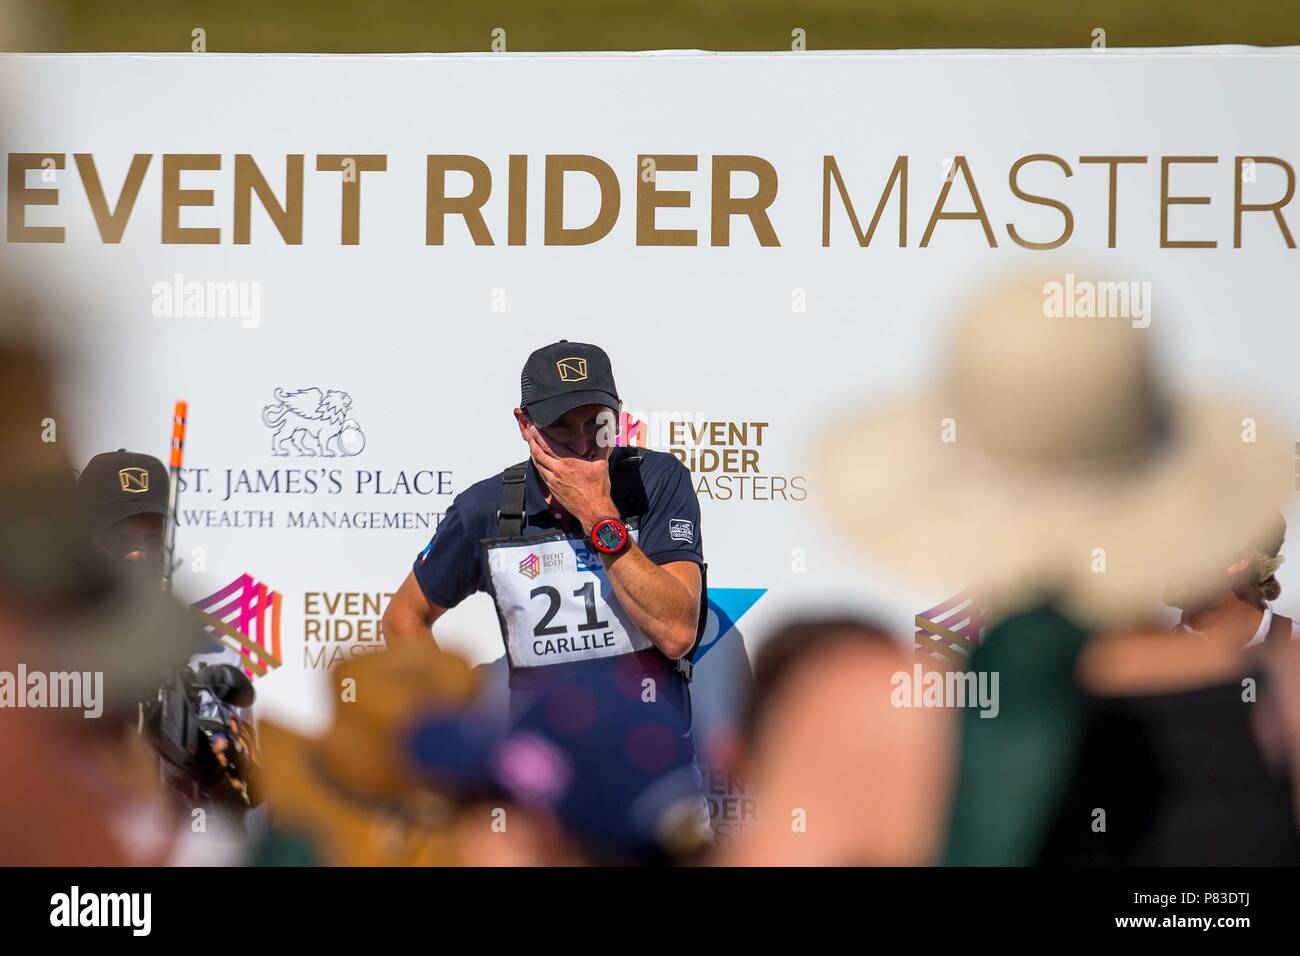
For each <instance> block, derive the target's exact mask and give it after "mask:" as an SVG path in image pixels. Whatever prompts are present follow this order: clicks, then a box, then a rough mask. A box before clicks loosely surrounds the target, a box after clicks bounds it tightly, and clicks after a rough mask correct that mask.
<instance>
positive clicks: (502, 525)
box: [497, 461, 528, 538]
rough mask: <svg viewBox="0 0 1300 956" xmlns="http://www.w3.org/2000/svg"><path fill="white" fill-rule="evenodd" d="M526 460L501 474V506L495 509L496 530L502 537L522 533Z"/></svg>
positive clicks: (526, 474) (526, 472) (516, 535)
mask: <svg viewBox="0 0 1300 956" xmlns="http://www.w3.org/2000/svg"><path fill="white" fill-rule="evenodd" d="M527 465H528V462H526V461H521V462H520V463H519V464H517V465H511V466H510V467H509V468H507V469H506V470H505V471H504V472H503V473H502V476H501V507H500V508H499V509H498V510H497V532H498V533H499V535H500V536H501V537H503V538H518V537H519V536H520V535H522V534H523V533H524V487H525V486H524V481H525V479H526V478H527V476H528V471H527Z"/></svg>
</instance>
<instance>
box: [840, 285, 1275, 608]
mask: <svg viewBox="0 0 1300 956" xmlns="http://www.w3.org/2000/svg"><path fill="white" fill-rule="evenodd" d="M1059 279H1060V276H1059V275H1058V276H1056V280H1057V281H1059ZM1047 281H1052V278H1051V277H1045V276H1025V277H1020V278H1016V279H1013V280H1010V281H1005V282H1002V283H1000V284H998V285H996V286H993V287H991V288H990V289H989V290H988V291H987V292H986V293H984V294H983V295H981V296H979V297H978V298H977V299H975V300H974V301H972V303H971V305H970V306H969V308H968V309H966V310H965V312H964V313H963V314H961V315H960V316H959V319H958V322H957V324H956V326H955V328H954V330H953V331H952V332H951V333H950V336H949V339H948V341H947V343H946V346H945V348H944V354H943V355H942V356H941V357H940V361H939V363H938V368H937V369H936V373H935V375H934V377H933V378H932V379H930V381H929V382H928V383H927V387H926V388H924V389H923V390H921V391H920V392H918V393H916V394H913V395H910V396H904V397H899V398H896V399H895V400H893V401H890V402H888V403H885V404H883V405H879V406H876V407H873V408H871V409H868V410H864V411H861V412H859V413H856V414H854V413H849V414H848V415H846V416H843V417H841V418H840V419H839V425H838V427H837V428H836V432H835V435H836V437H835V438H834V439H833V440H828V441H826V442H825V443H824V444H823V445H822V447H821V448H820V449H819V454H818V457H817V462H816V465H815V469H816V470H815V472H814V473H815V474H816V475H817V479H818V483H819V485H820V487H821V488H822V489H823V493H824V496H825V498H826V500H827V501H828V503H829V506H830V510H831V513H832V514H833V515H834V520H835V521H836V523H837V527H839V528H840V529H841V531H843V532H846V533H847V534H848V535H849V536H850V537H851V539H852V541H853V542H855V543H856V544H857V545H858V546H860V548H861V549H862V550H864V551H865V552H866V554H867V555H868V556H869V557H871V558H872V559H873V560H874V561H875V562H876V563H878V564H881V565H883V566H885V567H888V568H891V569H893V570H895V571H897V572H898V573H899V574H900V575H901V576H903V577H905V578H909V579H911V580H913V581H915V582H918V583H924V584H927V585H930V586H934V587H945V588H951V589H953V590H963V589H971V590H972V591H973V592H975V593H977V594H979V595H981V596H982V597H983V598H984V599H985V600H988V601H989V602H990V603H991V604H992V606H993V608H994V611H995V613H1010V612H1012V611H1014V610H1016V609H1017V608H1023V607H1027V606H1029V605H1031V604H1034V603H1037V602H1039V601H1041V600H1055V601H1057V602H1058V604H1059V605H1060V606H1061V607H1062V609H1063V610H1065V611H1066V612H1067V613H1070V614H1072V615H1073V616H1074V617H1076V618H1077V619H1079V620H1080V621H1081V622H1084V623H1091V624H1094V625H1098V624H1104V625H1122V624H1125V623H1136V622H1139V621H1144V620H1147V619H1149V618H1150V616H1151V615H1152V613H1153V612H1154V611H1157V610H1159V608H1160V596H1161V593H1162V590H1163V587H1164V584H1165V582H1166V581H1167V580H1169V579H1171V578H1173V579H1177V580H1179V581H1181V582H1185V583H1186V586H1187V587H1189V588H1191V589H1194V590H1200V591H1202V592H1204V593H1212V592H1214V591H1217V590H1222V588H1223V587H1224V580H1225V570H1226V567H1227V565H1228V564H1229V563H1230V561H1231V559H1232V557H1233V556H1234V555H1237V554H1240V553H1241V552H1242V551H1243V550H1244V549H1245V548H1247V547H1249V546H1250V544H1251V543H1252V542H1253V541H1255V540H1256V539H1258V538H1259V537H1260V536H1262V535H1265V534H1267V531H1268V528H1269V526H1270V524H1271V523H1274V522H1276V516H1277V511H1278V509H1279V508H1280V507H1281V506H1282V505H1283V503H1284V502H1285V500H1286V499H1287V498H1288V496H1289V494H1290V493H1291V485H1292V482H1293V481H1294V476H1293V464H1292V456H1291V455H1290V454H1289V443H1288V441H1287V440H1286V438H1285V436H1284V434H1283V433H1282V432H1281V431H1279V430H1277V429H1276V428H1274V427H1272V426H1270V424H1269V421H1268V419H1269V417H1270V415H1269V413H1270V412H1271V411H1272V409H1270V408H1265V407H1258V406H1251V405H1249V404H1248V403H1246V402H1230V401H1227V400H1224V399H1222V398H1215V397H1212V396H1210V395H1191V394H1177V395H1176V394H1173V393H1171V392H1170V391H1169V390H1168V389H1167V388H1166V387H1165V385H1164V384H1163V383H1162V381H1161V380H1160V376H1159V373H1158V369H1157V367H1156V363H1155V361H1154V360H1153V354H1152V351H1153V350H1152V345H1151V339H1152V328H1150V327H1149V328H1137V327H1135V326H1134V324H1133V322H1132V321H1131V320H1129V319H1124V318H1063V317H1053V316H1051V315H1049V314H1048V310H1047V308H1046V305H1045V303H1046V300H1047V296H1046V286H1045V283H1046V282H1047ZM842 436H851V437H850V439H848V440H845V439H844V438H843V437H842Z"/></svg>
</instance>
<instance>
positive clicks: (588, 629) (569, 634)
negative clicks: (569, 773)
mask: <svg viewBox="0 0 1300 956" xmlns="http://www.w3.org/2000/svg"><path fill="white" fill-rule="evenodd" d="M520 390H521V397H520V402H519V407H518V408H516V409H515V410H514V417H515V422H516V424H517V426H518V428H519V435H520V437H521V438H522V439H523V441H524V442H525V443H526V444H527V445H528V450H529V457H528V460H527V461H525V462H523V463H521V464H520V465H516V466H514V467H511V468H507V469H505V471H503V472H501V473H500V474H497V475H494V476H493V477H491V478H487V479H485V480H483V481H480V482H478V483H477V484H474V485H472V486H470V487H469V488H468V489H466V490H465V491H464V492H462V493H461V494H460V495H459V496H457V498H456V500H455V501H454V502H453V503H452V505H451V507H450V508H449V509H448V511H447V513H446V515H444V516H443V520H442V522H441V523H440V524H439V526H438V530H437V532H436V533H435V534H434V536H433V539H432V540H431V541H430V542H429V544H428V546H427V547H426V548H425V549H424V551H422V552H421V553H420V555H419V557H418V558H417V559H416V561H415V566H414V568H413V569H412V570H411V572H410V573H409V574H408V575H407V577H406V580H405V581H403V582H402V585H401V587H400V588H399V589H398V590H397V593H396V594H394V595H393V599H392V601H391V602H390V603H389V606H388V609H387V611H386V612H385V614H384V622H383V624H384V633H385V635H386V636H387V639H388V640H390V641H400V640H427V639H429V637H430V629H431V628H432V626H433V624H434V622H436V621H437V620H438V618H439V617H441V616H442V615H443V614H444V613H445V612H446V611H447V609H448V608H452V607H455V606H456V605H457V604H459V603H460V602H461V601H463V600H464V599H465V598H467V597H468V596H469V595H471V594H474V593H476V592H478V591H483V592H486V593H488V594H490V595H492V597H493V599H494V601H495V602H496V606H497V614H498V618H499V620H500V623H501V631H502V636H503V638H504V641H505V645H506V657H507V660H508V663H509V667H510V689H511V709H512V711H514V712H519V711H520V710H521V709H522V708H523V707H525V706H526V705H527V699H530V698H531V697H532V696H533V695H535V694H536V693H538V692H540V691H541V690H542V689H543V688H545V687H549V686H551V685H552V683H553V681H555V680H557V679H563V677H564V676H565V675H566V674H572V673H574V670H575V669H577V670H578V671H580V672H581V674H582V675H583V677H584V678H590V677H591V676H592V675H593V674H600V675H604V676H605V677H606V678H607V679H608V680H610V681H613V682H615V683H617V684H619V685H621V686H624V687H626V689H627V690H628V692H629V693H632V694H636V695H639V696H640V697H641V698H642V699H643V700H645V701H646V702H648V703H659V704H661V705H666V706H668V707H670V708H672V711H673V712H674V713H675V715H676V716H677V717H678V718H679V722H678V724H677V726H678V727H679V728H680V730H681V733H682V734H683V735H685V734H687V733H689V727H690V693H689V689H688V682H689V678H690V664H689V658H690V655H691V653H692V652H693V650H694V648H695V645H696V642H697V640H698V637H699V633H700V629H701V625H702V623H703V614H704V607H705V603H704V602H705V581H704V573H703V568H704V555H703V550H702V547H701V543H700V508H699V502H698V501H697V500H696V498H695V492H694V489H693V488H692V486H691V480H690V472H688V471H687V470H686V468H685V467H684V466H683V465H682V464H681V463H680V462H679V461H678V460H677V459H676V458H674V457H673V456H671V455H668V454H665V453H662V452H654V451H645V450H643V449H639V448H627V447H615V422H616V421H617V416H618V412H619V410H620V408H621V407H622V403H621V401H620V399H619V397H618V390H617V388H616V387H615V384H614V374H613V371H612V369H611V368H610V362H609V357H608V356H607V355H606V354H605V352H604V351H603V350H601V349H600V348H598V347H597V346H595V345H586V344H582V343H578V342H568V341H565V340H561V341H559V342H556V343H555V344H553V345H548V346H546V347H545V348H541V349H538V350H537V351H535V352H533V353H532V355H530V356H529V357H528V361H527V362H526V363H525V365H524V370H523V375H522V377H521V389H520Z"/></svg>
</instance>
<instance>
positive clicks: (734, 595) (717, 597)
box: [691, 588, 767, 663]
mask: <svg viewBox="0 0 1300 956" xmlns="http://www.w3.org/2000/svg"><path fill="white" fill-rule="evenodd" d="M766 593H767V588H709V622H708V624H706V625H705V628H704V636H703V637H702V638H700V646H699V647H698V648H697V649H696V651H695V655H694V656H693V657H692V658H691V659H692V660H693V661H695V662H696V663H698V662H699V661H700V659H701V658H703V657H704V655H705V654H707V653H708V652H709V651H710V650H712V649H713V647H714V646H715V645H716V644H717V643H718V642H719V641H721V640H722V639H723V638H724V637H726V636H727V635H728V634H730V633H732V632H733V631H734V630H735V629H736V623H737V622H738V621H739V620H740V619H741V618H742V617H743V616H744V614H745V612H746V611H748V610H749V609H750V608H751V607H753V606H754V605H755V604H757V603H758V599H759V598H761V597H762V596H763V595H764V594H766Z"/></svg>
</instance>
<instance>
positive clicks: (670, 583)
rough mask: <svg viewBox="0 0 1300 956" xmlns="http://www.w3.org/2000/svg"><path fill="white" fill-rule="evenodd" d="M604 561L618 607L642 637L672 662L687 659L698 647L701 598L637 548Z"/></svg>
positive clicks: (602, 556) (606, 556)
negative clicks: (692, 648)
mask: <svg viewBox="0 0 1300 956" xmlns="http://www.w3.org/2000/svg"><path fill="white" fill-rule="evenodd" d="M601 560H602V561H603V562H604V564H605V570H606V572H607V573H608V575H609V581H610V583H611V584H612V585H613V586H614V591H615V593H616V594H617V595H618V600H619V603H620V604H621V605H622V606H623V609H624V610H625V611H627V613H628V614H629V615H630V616H631V618H632V621H633V622H634V623H635V624H636V626H637V627H638V628H640V630H641V633H643V634H644V635H645V636H646V637H648V638H650V640H651V641H652V642H653V643H654V645H655V647H657V648H659V650H661V651H663V653H664V654H665V655H667V656H668V657H669V658H671V659H672V660H677V659H678V658H680V657H683V656H685V655H686V654H687V653H688V652H689V651H690V649H691V645H693V644H694V643H695V634H696V627H697V624H698V622H699V611H700V606H699V596H698V595H697V594H692V593H691V591H690V588H688V587H687V586H686V585H685V584H684V583H682V581H680V580H679V579H678V578H676V577H674V576H673V575H672V574H671V573H669V572H668V571H666V570H664V569H663V568H661V567H660V566H659V565H657V564H655V563H654V562H653V561H651V560H650V559H649V558H648V557H646V555H645V552H644V551H642V550H641V549H640V548H639V547H637V546H636V545H635V544H633V545H630V546H629V547H628V549H627V550H626V551H624V552H623V553H622V554H618V555H615V556H614V557H610V556H609V555H601Z"/></svg>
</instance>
